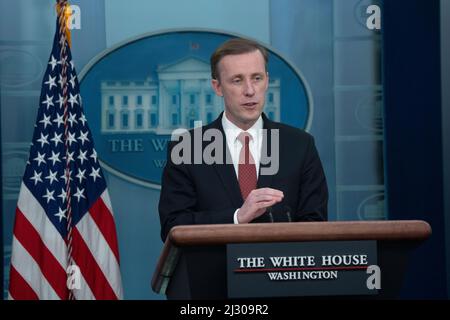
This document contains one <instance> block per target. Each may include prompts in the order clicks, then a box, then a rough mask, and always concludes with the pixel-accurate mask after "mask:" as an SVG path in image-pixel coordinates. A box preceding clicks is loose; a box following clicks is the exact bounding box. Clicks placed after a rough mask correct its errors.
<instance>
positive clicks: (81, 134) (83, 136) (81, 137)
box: [78, 130, 89, 160]
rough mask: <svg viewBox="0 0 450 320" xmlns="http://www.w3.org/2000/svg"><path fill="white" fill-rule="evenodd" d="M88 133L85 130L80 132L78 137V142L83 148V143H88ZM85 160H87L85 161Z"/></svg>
mask: <svg viewBox="0 0 450 320" xmlns="http://www.w3.org/2000/svg"><path fill="white" fill-rule="evenodd" d="M88 133H89V132H88V131H87V130H86V132H83V131H80V136H79V137H78V140H80V141H81V145H82V146H84V142H85V141H89V139H88V137H87V135H88ZM86 160H87V159H86Z"/></svg>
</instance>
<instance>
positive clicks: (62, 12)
mask: <svg viewBox="0 0 450 320" xmlns="http://www.w3.org/2000/svg"><path fill="white" fill-rule="evenodd" d="M57 4H58V5H57V8H58V21H59V35H60V39H59V41H60V46H61V55H60V59H59V60H60V61H61V67H62V71H61V81H62V88H63V94H62V97H63V108H64V116H63V119H64V136H65V139H64V141H65V156H66V157H65V158H66V168H65V176H66V203H67V206H66V214H67V239H66V241H67V266H68V267H70V266H72V265H74V261H73V256H72V249H73V247H72V243H73V237H72V230H73V226H72V205H71V204H72V202H71V197H72V192H71V188H70V157H69V139H68V137H69V135H68V133H69V124H68V119H69V112H68V103H67V101H68V99H69V97H68V81H67V64H68V62H67V59H68V55H67V46H68V40H69V38H70V31H69V30H68V27H67V18H68V17H67V12H68V10H67V9H68V3H67V0H58V2H57ZM69 276H70V274H68V277H69ZM68 283H69V281H68ZM74 299H75V296H74V294H73V291H72V289H71V288H69V300H74Z"/></svg>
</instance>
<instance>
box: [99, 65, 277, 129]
mask: <svg viewBox="0 0 450 320" xmlns="http://www.w3.org/2000/svg"><path fill="white" fill-rule="evenodd" d="M156 73H157V80H154V79H152V78H150V77H149V78H147V79H146V80H144V81H120V80H117V81H102V82H101V96H102V123H101V128H102V133H139V132H154V133H156V134H171V133H172V131H173V130H174V129H177V128H187V129H189V128H193V127H194V121H202V123H203V124H204V125H205V124H208V123H210V122H212V121H213V120H214V119H216V118H217V117H218V116H219V114H220V112H222V111H223V98H222V97H218V96H216V94H215V93H214V91H213V89H212V88H211V74H210V66H209V63H206V62H204V61H202V60H200V59H198V58H193V57H188V58H185V59H183V60H181V61H177V62H175V63H172V64H168V65H160V66H158V67H157V70H156ZM264 112H265V113H266V115H267V116H268V117H269V118H270V119H272V120H275V121H279V120H280V80H279V79H271V80H270V82H269V89H268V90H267V96H266V105H265V107H264Z"/></svg>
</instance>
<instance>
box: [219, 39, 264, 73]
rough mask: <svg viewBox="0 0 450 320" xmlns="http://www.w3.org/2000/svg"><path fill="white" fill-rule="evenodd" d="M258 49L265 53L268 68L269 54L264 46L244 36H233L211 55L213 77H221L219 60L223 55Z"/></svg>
mask: <svg viewBox="0 0 450 320" xmlns="http://www.w3.org/2000/svg"><path fill="white" fill-rule="evenodd" d="M256 50H259V52H261V54H262V55H263V57H264V62H265V67H266V70H267V63H268V61H269V55H268V53H267V50H266V48H264V47H263V46H262V45H260V44H259V43H257V42H256V41H253V40H249V39H242V38H233V39H230V40H228V41H226V42H224V43H223V44H222V45H221V46H219V47H218V48H217V49H216V51H214V53H213V54H212V55H211V59H210V63H211V77H212V78H213V79H216V80H218V79H219V62H220V60H222V58H223V57H225V56H229V55H235V54H243V53H249V52H253V51H256Z"/></svg>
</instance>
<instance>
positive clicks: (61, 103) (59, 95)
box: [56, 93, 64, 109]
mask: <svg viewBox="0 0 450 320" xmlns="http://www.w3.org/2000/svg"><path fill="white" fill-rule="evenodd" d="M56 103H59V108H60V109H62V107H63V106H64V98H63V97H62V96H61V94H59V93H58V100H57V101H56Z"/></svg>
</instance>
